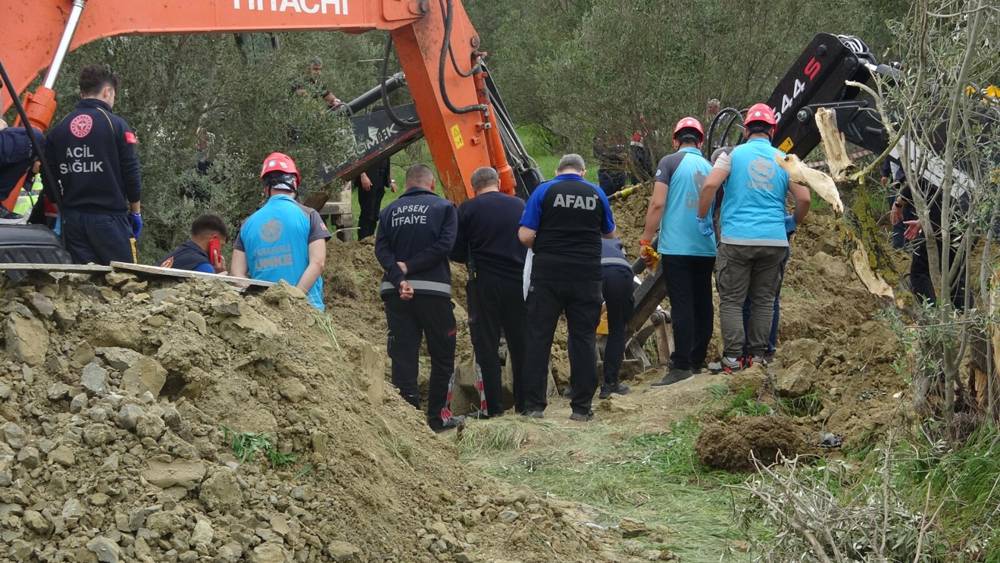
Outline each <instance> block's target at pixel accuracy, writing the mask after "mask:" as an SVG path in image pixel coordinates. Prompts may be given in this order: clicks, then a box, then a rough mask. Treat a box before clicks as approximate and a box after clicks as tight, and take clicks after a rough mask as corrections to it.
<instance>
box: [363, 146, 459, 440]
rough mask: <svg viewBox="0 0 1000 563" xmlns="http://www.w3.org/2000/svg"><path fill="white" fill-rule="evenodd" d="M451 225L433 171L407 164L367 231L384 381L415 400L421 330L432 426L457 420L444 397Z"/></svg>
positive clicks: (451, 355)
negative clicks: (388, 372) (384, 338)
mask: <svg viewBox="0 0 1000 563" xmlns="http://www.w3.org/2000/svg"><path fill="white" fill-rule="evenodd" d="M457 231H458V216H457V213H456V211H455V206H454V205H452V204H451V203H450V202H449V201H448V200H446V199H444V198H442V197H440V196H438V195H437V194H435V193H434V172H433V171H432V170H431V169H430V167H428V166H426V165H424V164H414V165H413V166H411V167H410V168H409V169H408V170H407V171H406V192H405V193H403V195H401V196H400V197H399V199H397V200H396V201H394V202H392V203H390V204H389V205H387V206H386V207H385V209H383V210H382V213H381V214H380V215H379V225H378V233H377V234H376V236H375V256H376V257H377V258H378V261H379V264H381V265H382V269H383V270H385V274H384V275H383V276H382V287H381V294H382V301H383V302H384V304H385V318H386V322H387V324H388V325H389V338H388V352H389V358H391V359H392V383H393V385H395V386H396V387H397V388H398V389H399V394H400V395H402V396H403V398H404V399H406V401H407V402H409V403H410V404H411V405H413V406H414V407H416V408H418V409H419V408H420V389H419V387H418V386H417V375H418V372H419V370H420V361H419V360H420V343H421V341H422V340H423V336H426V337H427V350H428V351H429V352H430V355H431V375H430V383H429V385H428V390H427V424H428V426H430V427H431V429H432V430H434V431H435V432H441V431H444V430H447V429H449V428H455V427H457V426H458V425H459V424H461V423H462V420H463V418H462V417H460V416H452V415H451V411H450V409H449V405H448V385H449V382H450V380H451V377H452V374H453V372H454V371H455V332H456V329H455V315H454V313H453V311H452V309H453V305H452V303H451V269H450V268H449V266H448V254H449V253H450V252H451V249H452V247H453V246H454V244H455V237H456V236H457Z"/></svg>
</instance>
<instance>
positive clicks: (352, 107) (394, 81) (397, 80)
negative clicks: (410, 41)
mask: <svg viewBox="0 0 1000 563" xmlns="http://www.w3.org/2000/svg"><path fill="white" fill-rule="evenodd" d="M405 84H406V78H405V77H404V76H403V73H402V72H397V73H396V74H393V75H392V76H390V77H389V78H388V79H386V81H385V82H384V85H385V93H386V94H391V93H393V92H395V91H396V90H399V89H400V88H402V87H403V86H404V85H405ZM382 87H383V86H382V85H381V84H380V85H378V86H376V87H374V88H372V89H371V90H368V91H367V92H365V93H364V94H361V95H360V96H358V97H357V98H354V99H353V100H351V101H349V102H347V103H346V104H344V105H345V106H347V108H348V110H349V112H350V113H352V114H354V113H358V112H359V111H361V110H363V109H365V108H366V107H368V106H370V105H372V104H374V103H375V102H377V101H379V100H380V99H381V98H382Z"/></svg>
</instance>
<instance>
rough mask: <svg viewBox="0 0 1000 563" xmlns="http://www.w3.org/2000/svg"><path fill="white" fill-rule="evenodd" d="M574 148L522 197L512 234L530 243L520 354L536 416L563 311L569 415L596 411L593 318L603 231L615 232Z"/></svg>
mask: <svg viewBox="0 0 1000 563" xmlns="http://www.w3.org/2000/svg"><path fill="white" fill-rule="evenodd" d="M586 171H587V167H586V165H585V163H584V161H583V158H582V157H581V156H580V155H578V154H568V155H565V156H563V157H562V159H561V160H560V161H559V166H558V168H557V169H556V173H557V174H558V176H556V177H555V178H553V179H552V180H549V181H548V182H545V183H544V184H542V185H540V186H538V187H537V188H535V191H534V192H532V194H531V197H530V198H528V202H527V203H526V204H525V208H524V215H523V216H522V217H521V227H520V228H519V229H518V233H517V236H518V238H519V239H520V240H521V243H522V244H523V245H525V246H527V247H528V248H531V249H532V250H533V251H534V254H535V255H534V259H533V264H532V270H531V276H530V279H531V287H530V288H529V289H528V299H527V308H528V344H527V353H526V356H527V359H526V361H525V369H524V381H525V414H526V415H527V416H529V417H532V418H542V417H543V416H544V411H545V407H546V406H547V404H548V402H547V400H546V387H547V385H548V373H549V358H550V356H551V353H552V339H553V336H554V335H555V330H556V324H557V323H558V322H559V317H560V315H562V314H563V313H565V314H566V325H567V328H568V329H569V345H568V348H569V367H570V389H571V393H572V400H571V402H570V406H571V407H572V409H573V414H572V415H571V416H570V418H571V419H572V420H575V421H580V422H585V421H588V420H591V419H592V418H593V417H594V413H593V411H592V410H591V408H590V407H591V402H592V401H593V398H594V391H596V389H597V354H596V349H595V345H596V341H597V335H596V334H595V332H594V331H595V330H597V323H598V322H599V321H600V319H601V302H602V301H603V298H602V295H601V238H602V236H603V237H604V238H614V237H615V220H614V216H613V215H612V213H611V205H610V204H609V203H608V198H607V196H605V195H604V192H603V191H602V190H601V188H599V187H598V186H595V185H593V184H591V183H590V182H588V181H586V180H584V175H585V174H586Z"/></svg>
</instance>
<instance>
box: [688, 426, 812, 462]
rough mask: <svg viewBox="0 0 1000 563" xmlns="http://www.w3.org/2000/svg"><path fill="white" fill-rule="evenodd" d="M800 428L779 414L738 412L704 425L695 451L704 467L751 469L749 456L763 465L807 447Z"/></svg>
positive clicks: (788, 456) (793, 455)
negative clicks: (761, 414)
mask: <svg viewBox="0 0 1000 563" xmlns="http://www.w3.org/2000/svg"><path fill="white" fill-rule="evenodd" d="M802 434H803V432H802V430H801V429H800V428H799V427H798V426H796V424H795V423H794V422H792V421H791V420H789V419H788V418H785V417H783V416H740V417H736V418H733V419H731V420H729V421H726V422H718V423H712V424H708V425H707V426H705V428H704V429H703V430H702V431H701V434H699V435H698V441H697V442H696V443H695V451H696V452H697V453H698V459H700V460H701V462H702V463H704V464H705V465H707V466H708V467H712V468H714V469H725V470H727V471H752V470H753V469H754V462H753V460H754V459H756V460H757V461H759V462H760V463H762V464H764V465H770V464H772V463H775V462H780V461H781V459H782V457H785V458H789V459H791V458H794V457H795V456H796V455H798V454H801V453H805V452H806V451H807V446H806V442H805V440H804V439H803V436H802Z"/></svg>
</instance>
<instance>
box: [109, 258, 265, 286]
mask: <svg viewBox="0 0 1000 563" xmlns="http://www.w3.org/2000/svg"><path fill="white" fill-rule="evenodd" d="M111 267H112V268H114V269H115V271H125V272H129V273H134V274H145V275H151V276H162V277H168V278H186V279H202V280H219V281H224V282H226V283H232V284H236V285H242V286H253V287H272V286H274V285H277V284H275V283H274V282H268V281H260V280H251V279H247V278H237V277H234V276H224V275H222V274H206V273H204V272H193V271H191V270H176V269H173V268H161V267H159V266H147V265H145V264H129V263H127V262H112V263H111Z"/></svg>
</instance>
